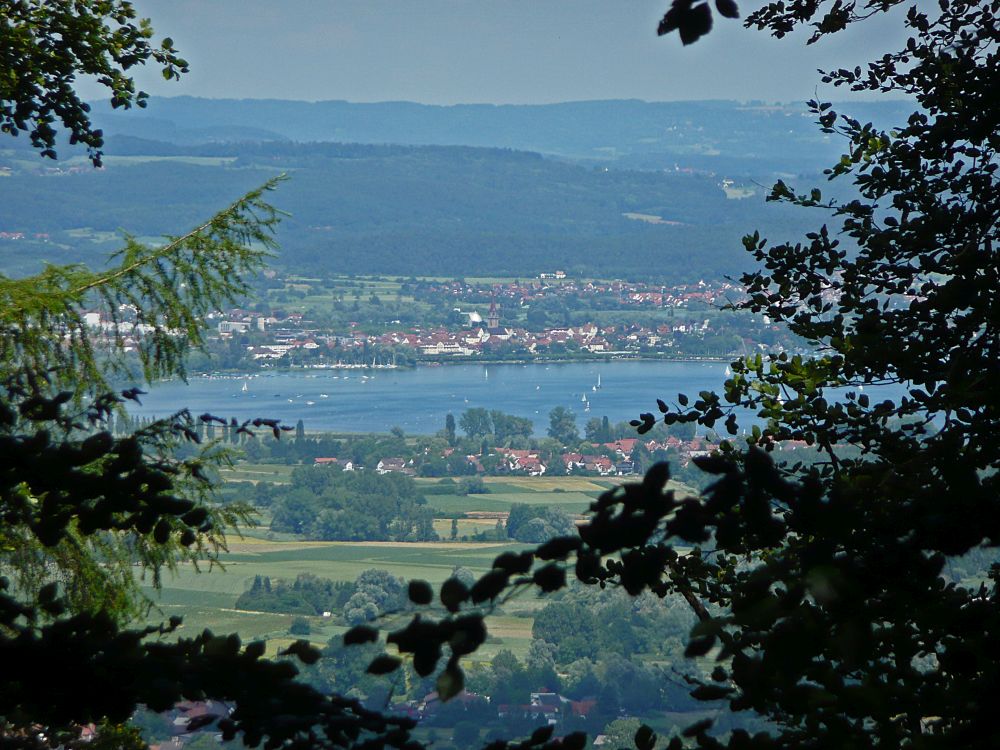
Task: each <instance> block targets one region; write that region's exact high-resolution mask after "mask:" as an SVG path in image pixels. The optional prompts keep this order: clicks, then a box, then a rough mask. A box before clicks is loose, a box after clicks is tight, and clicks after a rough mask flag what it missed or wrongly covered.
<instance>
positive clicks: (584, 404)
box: [583, 396, 590, 411]
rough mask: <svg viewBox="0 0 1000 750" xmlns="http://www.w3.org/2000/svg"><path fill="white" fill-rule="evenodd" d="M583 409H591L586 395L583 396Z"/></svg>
mask: <svg viewBox="0 0 1000 750" xmlns="http://www.w3.org/2000/svg"><path fill="white" fill-rule="evenodd" d="M583 410H584V411H590V402H589V401H588V400H587V397H586V396H584V397H583Z"/></svg>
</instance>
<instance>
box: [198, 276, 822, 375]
mask: <svg viewBox="0 0 1000 750" xmlns="http://www.w3.org/2000/svg"><path fill="white" fill-rule="evenodd" d="M541 276H542V277H543V278H538V279H534V280H530V281H522V280H511V279H506V280H498V279H493V280H484V281H468V280H462V279H454V280H418V279H412V278H411V279H398V278H397V279H385V278H352V277H340V278H332V279H301V278H295V277H284V278H283V277H280V276H278V275H277V273H276V272H273V271H271V272H268V278H266V279H264V280H263V281H262V283H261V289H259V290H258V291H259V292H260V294H259V296H258V299H260V300H261V301H260V302H257V303H255V304H253V305H252V306H250V307H246V308H234V309H230V310H225V311H219V312H218V313H217V314H215V315H213V316H210V317H209V319H208V321H207V323H208V324H209V325H210V326H212V328H213V329H214V332H213V336H212V338H211V341H210V345H209V352H210V354H211V355H212V359H211V360H210V361H204V362H200V364H199V366H201V367H204V368H205V369H211V368H218V369H226V368H230V369H240V368H243V369H253V368H259V367H274V366H279V367H282V366H285V367H287V366H300V367H325V368H356V367H369V368H381V367H401V366H413V365H416V364H420V363H425V364H426V363H440V362H446V361H455V360H468V361H530V360H547V361H554V360H574V359H607V358H673V359H683V358H714V359H722V358H729V357H733V356H738V355H740V354H745V353H747V352H749V351H757V350H759V349H760V348H762V347H764V346H768V347H770V348H771V349H774V348H776V347H777V348H779V349H787V350H800V349H802V344H801V342H798V341H797V340H795V339H794V338H793V337H792V336H790V335H789V334H788V333H787V332H785V331H782V330H780V329H778V327H777V326H773V325H771V323H770V321H769V320H768V319H767V318H766V317H755V316H751V315H748V314H746V313H736V312H731V311H729V310H727V309H725V306H726V305H727V304H730V303H732V302H734V301H736V300H737V299H739V292H738V290H737V287H736V286H735V285H733V284H732V283H730V282H728V281H715V282H706V281H701V282H698V283H697V284H682V285H675V286H668V285H666V284H652V283H644V282H625V281H599V280H574V279H570V278H567V277H566V274H565V273H564V272H562V271H555V272H552V273H551V274H542V275H541Z"/></svg>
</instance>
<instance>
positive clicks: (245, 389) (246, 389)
mask: <svg viewBox="0 0 1000 750" xmlns="http://www.w3.org/2000/svg"><path fill="white" fill-rule="evenodd" d="M240 390H241V391H243V393H246V392H247V391H249V390H250V386H249V384H248V383H247V381H246V380H244V381H243V387H242V388H240Z"/></svg>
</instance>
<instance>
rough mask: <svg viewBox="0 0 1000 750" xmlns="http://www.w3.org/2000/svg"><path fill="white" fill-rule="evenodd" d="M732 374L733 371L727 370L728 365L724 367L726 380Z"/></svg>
mask: <svg viewBox="0 0 1000 750" xmlns="http://www.w3.org/2000/svg"><path fill="white" fill-rule="evenodd" d="M732 374H733V371H732V370H730V369H729V365H726V371H725V372H724V373H723V375H725V376H726V377H727V378H728V377H729V376H730V375H732Z"/></svg>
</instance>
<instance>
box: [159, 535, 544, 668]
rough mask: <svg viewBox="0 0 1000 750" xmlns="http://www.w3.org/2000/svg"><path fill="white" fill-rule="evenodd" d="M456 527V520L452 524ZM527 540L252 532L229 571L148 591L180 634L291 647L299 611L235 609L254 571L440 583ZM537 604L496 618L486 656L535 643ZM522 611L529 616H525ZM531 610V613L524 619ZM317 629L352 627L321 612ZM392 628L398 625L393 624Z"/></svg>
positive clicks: (227, 562)
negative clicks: (378, 573)
mask: <svg viewBox="0 0 1000 750" xmlns="http://www.w3.org/2000/svg"><path fill="white" fill-rule="evenodd" d="M448 523H449V524H450V521H449V522H448ZM523 547H524V545H519V544H503V543H472V542H468V543H463V542H457V543H452V542H416V543H395V542H309V541H303V540H293V541H276V540H267V539H261V538H253V537H245V538H244V539H242V540H238V539H232V540H231V543H230V551H229V553H227V554H225V555H223V558H222V563H223V565H224V569H220V568H215V569H214V570H211V571H209V570H207V569H205V570H203V571H202V572H200V573H199V572H197V571H196V570H194V569H193V567H192V566H190V565H185V566H181V567H180V568H179V570H178V571H177V574H176V575H174V576H169V575H168V576H166V577H165V579H164V585H163V588H162V590H161V591H159V592H156V591H154V590H153V589H152V588H148V587H147V588H146V589H145V591H146V594H147V595H148V596H149V597H150V598H151V599H152V600H153V603H154V609H153V611H152V612H151V613H150V618H149V619H150V621H151V622H159V621H161V620H165V619H166V618H168V617H171V616H173V615H179V616H181V617H183V618H184V623H183V625H182V626H181V628H180V629H179V631H178V633H179V635H181V636H190V635H193V634H195V633H199V632H201V631H202V630H204V629H205V628H208V629H210V630H212V631H213V632H216V633H228V632H237V633H239V634H240V636H241V637H242V638H243V639H244V640H245V641H249V640H260V639H263V640H266V641H267V642H268V653H272V654H273V653H274V651H275V650H276V649H278V648H281V647H283V645H287V643H288V642H290V640H294V636H290V635H289V633H288V628H289V626H290V625H291V622H292V620H293V619H294V616H293V615H286V614H276V613H272V612H246V611H241V610H236V609H234V607H233V605H234V604H235V602H236V598H237V597H238V596H239V595H240V594H242V593H243V591H245V590H246V589H247V588H249V586H250V584H251V583H252V581H253V578H254V576H257V575H260V576H269V577H270V578H271V579H272V580H274V579H288V580H291V579H294V578H295V577H296V576H297V575H299V574H300V573H312V574H314V575H317V576H319V577H322V578H330V579H333V580H337V581H353V580H354V579H355V578H357V576H358V575H359V574H360V573H361V572H363V571H365V570H368V569H369V568H382V569H385V570H388V571H389V572H390V573H392V574H393V575H396V576H400V577H402V578H405V579H411V578H422V579H425V580H428V581H430V582H431V583H432V584H434V585H438V584H440V583H441V582H442V581H444V580H445V579H446V578H448V577H449V576H450V575H451V573H452V571H453V570H454V568H455V567H458V566H460V567H465V568H468V569H469V570H471V571H472V572H473V573H474V574H477V575H478V574H480V573H483V572H485V571H486V570H487V569H488V568H489V566H490V564H491V563H492V561H493V559H494V558H495V557H496V556H497V555H498V554H500V553H501V552H503V551H505V550H509V549H521V548H523ZM537 605H538V602H536V601H534V600H532V599H529V598H528V597H524V598H523V599H515V600H514V601H512V602H510V603H509V604H508V605H507V606H506V607H505V611H504V612H503V613H501V614H498V615H496V616H493V617H491V618H490V619H489V621H488V622H489V628H490V632H491V637H490V640H489V641H488V642H487V644H486V647H485V648H484V649H483V650H482V651H481V656H480V658H482V659H484V660H488V659H490V658H492V656H493V655H494V654H495V653H496V652H497V651H499V650H500V649H501V648H508V649H511V650H512V651H514V652H515V653H517V654H519V655H521V656H524V655H526V654H527V649H528V646H529V645H530V642H531V625H532V620H531V617H530V612H531V611H532V610H533V609H534V608H535V607H536V606H537ZM518 613H520V614H521V615H522V616H518ZM524 615H527V616H524ZM308 619H309V621H310V625H311V628H312V632H311V634H310V636H309V639H310V640H312V641H313V642H315V643H317V644H325V643H326V642H327V641H328V640H329V639H330V638H332V637H334V636H335V635H338V634H339V633H341V632H343V631H344V630H345V627H344V626H343V625H342V624H340V623H336V622H334V621H332V620H327V619H324V618H322V617H311V618H308ZM387 626H388V627H390V628H391V627H393V623H392V622H388V623H387Z"/></svg>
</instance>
